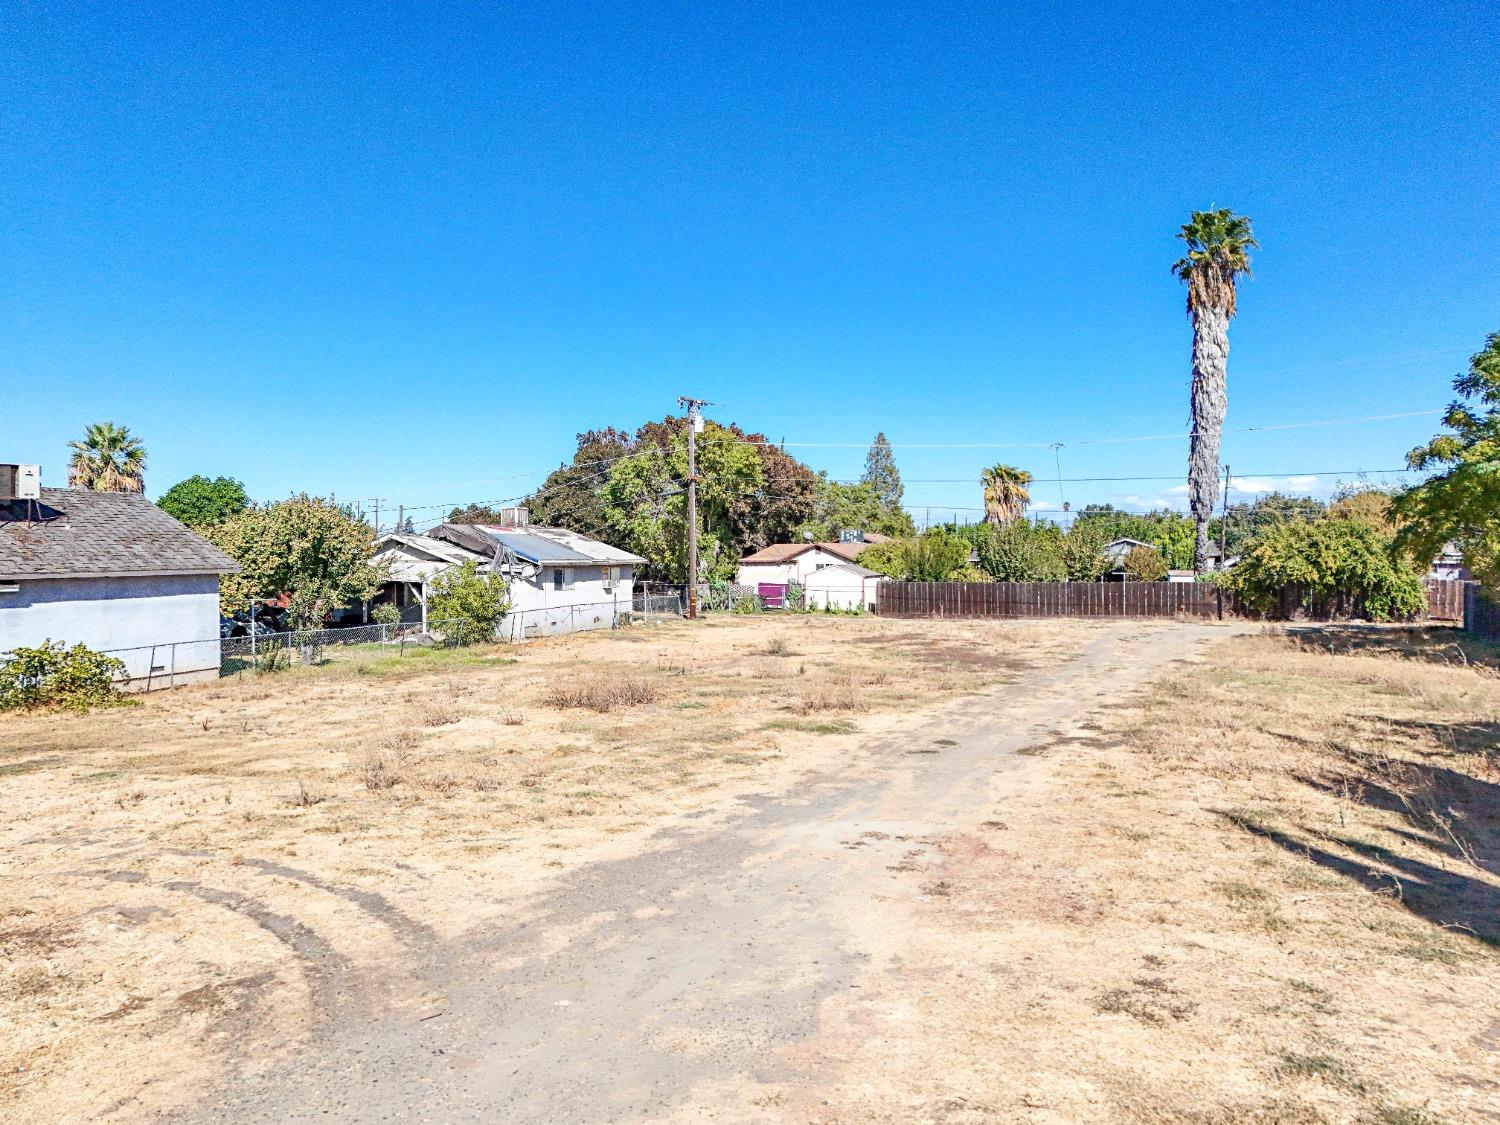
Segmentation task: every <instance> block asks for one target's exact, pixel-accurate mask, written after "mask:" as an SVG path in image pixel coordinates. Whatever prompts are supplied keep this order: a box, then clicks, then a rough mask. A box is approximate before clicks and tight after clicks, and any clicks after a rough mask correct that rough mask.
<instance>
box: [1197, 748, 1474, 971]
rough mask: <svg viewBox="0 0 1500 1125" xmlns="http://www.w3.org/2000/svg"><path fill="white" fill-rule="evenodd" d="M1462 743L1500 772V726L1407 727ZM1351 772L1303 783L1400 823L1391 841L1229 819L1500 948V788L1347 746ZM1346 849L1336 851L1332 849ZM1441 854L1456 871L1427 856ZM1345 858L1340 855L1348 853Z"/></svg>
mask: <svg viewBox="0 0 1500 1125" xmlns="http://www.w3.org/2000/svg"><path fill="white" fill-rule="evenodd" d="M1393 725H1394V726H1397V727H1401V726H1410V727H1413V728H1416V729H1415V731H1414V733H1420V734H1423V735H1425V736H1427V737H1431V738H1434V739H1435V740H1436V741H1437V742H1438V744H1439V745H1440V746H1455V747H1463V748H1464V749H1461V750H1458V751H1456V752H1458V753H1465V754H1472V755H1474V757H1473V766H1474V768H1475V769H1476V770H1478V771H1480V772H1484V773H1490V772H1492V770H1493V765H1492V763H1493V762H1494V755H1495V746H1496V741H1497V739H1500V723H1452V724H1444V723H1417V722H1412V723H1400V722H1397V723H1395V724H1393ZM1341 757H1342V759H1343V760H1344V761H1345V762H1346V763H1347V764H1348V769H1347V770H1338V771H1335V770H1329V771H1325V772H1324V773H1323V774H1321V775H1320V776H1317V777H1309V776H1299V778H1298V780H1300V781H1302V782H1303V783H1304V784H1306V785H1309V786H1311V787H1313V788H1315V789H1317V790H1319V791H1320V792H1323V793H1326V794H1328V795H1329V796H1332V797H1335V798H1337V799H1341V800H1347V801H1351V802H1355V803H1357V804H1360V805H1363V806H1364V807H1366V808H1369V809H1374V810H1378V811H1380V812H1382V813H1385V814H1387V819H1388V821H1389V819H1390V818H1394V819H1395V821H1396V823H1395V824H1390V823H1389V822H1388V823H1387V824H1385V825H1383V826H1381V827H1380V828H1379V829H1376V831H1379V832H1383V833H1386V834H1388V835H1389V836H1390V837H1392V840H1391V845H1392V846H1386V845H1385V844H1382V843H1379V842H1377V841H1375V840H1371V839H1367V838H1364V837H1363V836H1361V835H1359V834H1356V833H1357V832H1362V831H1364V829H1359V830H1356V831H1355V832H1351V833H1348V834H1340V833H1331V832H1324V831H1318V830H1315V829H1303V830H1302V833H1301V834H1296V835H1294V834H1293V833H1291V832H1285V831H1281V830H1279V829H1276V828H1272V827H1270V826H1268V825H1266V824H1264V823H1262V822H1260V821H1258V820H1256V819H1254V818H1251V817H1246V816H1242V815H1237V814H1234V813H1225V814H1223V815H1224V816H1226V818H1227V819H1229V820H1230V821H1231V822H1232V823H1234V824H1236V825H1238V826H1239V827H1240V828H1243V829H1244V830H1245V831H1247V832H1250V833H1252V834H1254V835H1256V836H1259V837H1261V838H1262V839H1266V840H1269V841H1271V842H1272V843H1273V844H1276V845H1277V846H1278V847H1280V848H1283V849H1285V850H1286V851H1288V852H1290V853H1292V854H1294V855H1299V856H1303V857H1305V858H1306V859H1309V860H1311V861H1312V862H1313V863H1316V864H1317V865H1318V866H1320V867H1323V868H1326V869H1327V870H1329V871H1333V872H1335V873H1337V874H1339V875H1341V876H1343V877H1345V878H1347V879H1352V880H1353V881H1355V882H1357V883H1359V884H1361V885H1362V886H1364V887H1366V888H1368V889H1369V890H1372V891H1375V892H1377V893H1380V894H1384V895H1388V896H1391V897H1394V898H1395V899H1396V900H1397V901H1398V902H1400V903H1401V904H1402V905H1403V906H1405V907H1406V909H1408V910H1410V911H1411V912H1412V913H1414V914H1416V915H1418V916H1419V917H1422V918H1425V919H1426V920H1427V921H1429V922H1433V923H1435V924H1436V925H1439V926H1442V927H1444V928H1447V929H1453V930H1459V931H1463V932H1467V933H1470V934H1473V935H1474V936H1476V937H1478V938H1479V939H1480V940H1482V941H1484V942H1486V943H1487V944H1489V945H1492V946H1496V947H1500V785H1497V784H1496V783H1494V782H1492V781H1487V780H1484V779H1483V778H1480V777H1474V776H1472V775H1470V774H1469V773H1465V772H1463V771H1461V770H1456V769H1451V768H1449V767H1448V766H1446V765H1436V764H1432V763H1428V762H1419V761H1411V760H1407V759H1393V758H1387V757H1383V756H1381V755H1376V754H1370V753H1366V752H1363V751H1357V750H1345V751H1343V752H1342V754H1341ZM1334 849H1338V850H1334ZM1423 850H1425V851H1427V852H1430V853H1433V854H1434V855H1442V856H1444V857H1446V858H1447V859H1448V861H1449V862H1450V863H1451V865H1452V868H1453V869H1452V870H1450V869H1448V868H1445V867H1439V866H1438V865H1437V864H1435V863H1429V862H1426V861H1425V860H1423V859H1422V858H1420V856H1421V854H1422V851H1423ZM1341 853H1342V854H1341Z"/></svg>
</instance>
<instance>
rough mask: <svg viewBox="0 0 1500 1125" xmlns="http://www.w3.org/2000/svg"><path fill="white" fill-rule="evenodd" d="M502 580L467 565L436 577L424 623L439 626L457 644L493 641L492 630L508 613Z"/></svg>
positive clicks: (505, 591) (428, 600)
mask: <svg viewBox="0 0 1500 1125" xmlns="http://www.w3.org/2000/svg"><path fill="white" fill-rule="evenodd" d="M507 594H508V591H507V590H506V587H505V580H504V579H503V578H501V577H500V576H499V575H497V574H489V573H485V572H482V571H481V570H480V569H479V564H478V563H475V562H466V563H464V564H463V565H462V566H460V567H455V568H454V569H453V570H449V571H445V572H444V573H442V574H440V575H438V577H437V580H436V581H435V582H434V583H433V588H432V592H431V593H430V594H428V595H427V620H428V621H431V622H442V623H444V625H445V626H446V627H447V628H448V629H449V631H450V635H449V638H448V639H449V640H451V641H453V642H455V643H456V644H461V645H469V644H479V643H482V642H484V641H493V640H494V639H495V629H496V628H497V627H498V626H499V624H500V621H501V619H502V618H503V617H504V616H505V615H506V613H507V612H508V611H509V610H510V601H509V599H508V597H507Z"/></svg>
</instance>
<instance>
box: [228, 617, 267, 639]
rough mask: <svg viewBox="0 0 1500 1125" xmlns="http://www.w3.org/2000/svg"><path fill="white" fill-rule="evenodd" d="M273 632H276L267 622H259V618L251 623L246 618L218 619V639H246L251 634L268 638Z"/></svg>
mask: <svg viewBox="0 0 1500 1125" xmlns="http://www.w3.org/2000/svg"><path fill="white" fill-rule="evenodd" d="M274 632H276V630H275V629H273V628H272V627H271V626H270V625H269V624H268V623H267V622H265V621H262V620H260V618H259V617H257V618H256V619H255V621H253V622H252V621H250V620H249V619H248V618H245V619H241V618H238V617H221V618H219V636H220V637H248V636H251V635H252V633H253V635H254V636H257V637H269V636H270V635H271V634H272V633H274Z"/></svg>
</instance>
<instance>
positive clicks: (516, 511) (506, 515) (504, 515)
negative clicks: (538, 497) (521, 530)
mask: <svg viewBox="0 0 1500 1125" xmlns="http://www.w3.org/2000/svg"><path fill="white" fill-rule="evenodd" d="M530 523H531V513H530V512H529V511H527V510H526V509H525V508H501V509H500V526H501V527H526V526H528V525H529V524H530Z"/></svg>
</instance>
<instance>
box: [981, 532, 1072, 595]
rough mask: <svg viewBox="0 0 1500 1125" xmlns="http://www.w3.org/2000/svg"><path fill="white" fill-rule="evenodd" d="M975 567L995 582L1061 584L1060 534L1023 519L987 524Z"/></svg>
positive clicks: (1063, 571) (1063, 567)
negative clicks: (977, 563) (981, 569)
mask: <svg viewBox="0 0 1500 1125" xmlns="http://www.w3.org/2000/svg"><path fill="white" fill-rule="evenodd" d="M979 565H980V567H981V568H983V570H984V572H985V573H986V574H988V575H989V576H990V577H991V578H993V579H995V581H997V582H1061V581H1062V580H1063V579H1065V578H1066V577H1067V576H1068V571H1067V567H1066V565H1065V564H1064V562H1063V533H1062V531H1061V530H1060V529H1058V528H1056V527H1054V526H1052V525H1051V524H1044V525H1042V526H1040V527H1038V526H1036V525H1033V524H1030V523H1027V522H1026V521H1025V520H1013V521H1011V522H1010V523H1004V524H989V525H987V526H986V528H985V534H984V538H983V539H982V540H981V541H980V544H979Z"/></svg>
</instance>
